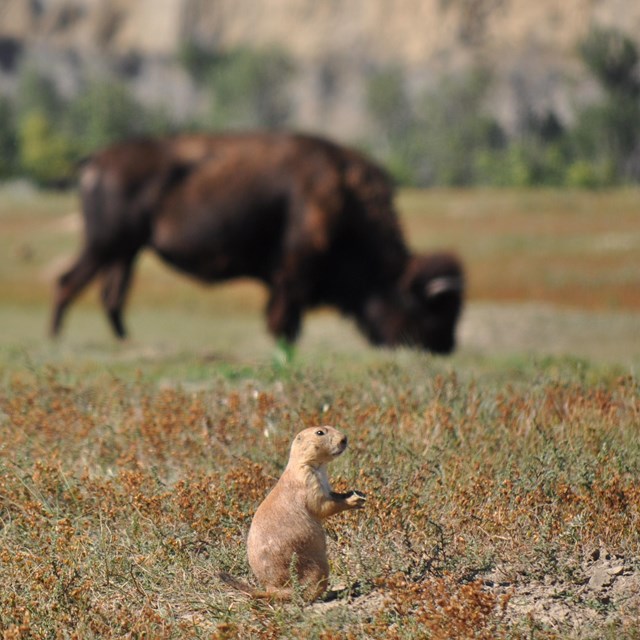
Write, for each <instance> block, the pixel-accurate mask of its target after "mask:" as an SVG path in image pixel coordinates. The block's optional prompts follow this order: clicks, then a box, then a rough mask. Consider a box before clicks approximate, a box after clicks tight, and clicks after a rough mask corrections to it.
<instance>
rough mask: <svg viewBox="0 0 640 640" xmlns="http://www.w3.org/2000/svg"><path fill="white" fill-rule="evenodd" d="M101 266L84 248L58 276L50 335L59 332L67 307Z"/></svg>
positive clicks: (98, 260) (97, 259)
mask: <svg viewBox="0 0 640 640" xmlns="http://www.w3.org/2000/svg"><path fill="white" fill-rule="evenodd" d="M101 266H102V263H101V261H100V259H99V258H98V257H96V256H95V255H93V254H92V253H91V252H90V251H88V250H85V251H83V253H82V254H81V255H80V257H79V258H78V260H76V262H75V263H74V264H73V266H72V267H71V268H70V269H69V270H68V271H66V272H65V273H63V274H62V275H61V276H60V277H59V278H58V282H57V285H56V292H55V301H54V307H53V316H52V318H51V327H50V332H51V336H53V337H55V336H57V335H58V334H59V333H60V329H61V328H62V320H63V318H64V314H65V311H66V310H67V307H68V306H69V305H70V304H71V303H72V302H73V300H75V298H76V297H77V296H78V295H79V294H80V292H81V291H82V290H83V289H84V288H85V287H86V286H87V285H88V284H89V282H90V281H91V280H92V279H93V278H94V276H95V275H96V273H98V271H99V270H100V267H101Z"/></svg>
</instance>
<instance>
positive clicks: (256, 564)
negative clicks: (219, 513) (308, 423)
mask: <svg viewBox="0 0 640 640" xmlns="http://www.w3.org/2000/svg"><path fill="white" fill-rule="evenodd" d="M346 448H347V437H346V436H345V435H344V434H342V433H340V431H338V430H337V429H334V428H333V427H329V426H322V427H309V428H308V429H304V430H303V431H301V432H300V433H299V434H298V435H297V436H296V437H295V439H294V440H293V443H292V445H291V453H290V455H289V462H288V464H287V466H286V468H285V470H284V472H283V473H282V476H281V477H280V479H279V480H278V482H277V483H276V485H275V486H274V487H273V489H272V490H271V492H270V493H269V494H268V495H267V497H266V498H265V499H264V501H263V502H262V503H261V504H260V506H259V507H258V509H257V511H256V513H255V515H254V517H253V521H252V522H251V527H250V529H249V536H248V539H247V555H248V557H249V565H250V566H251V569H252V570H253V573H254V574H255V576H256V578H258V580H259V581H260V582H261V583H262V585H263V586H264V587H265V589H266V592H267V593H268V594H271V595H272V596H274V597H279V598H287V597H289V596H290V595H291V570H292V568H293V569H294V570H295V572H296V574H297V580H298V583H299V584H300V585H301V587H302V589H303V594H304V597H305V598H306V599H308V600H315V599H316V598H317V597H319V596H320V595H322V593H324V591H325V590H326V588H327V584H328V578H329V562H328V561H327V543H326V534H325V531H324V528H323V526H322V521H323V520H324V519H325V518H328V517H329V516H331V515H333V514H335V513H340V512H341V511H345V510H348V509H361V508H362V507H363V506H364V503H365V496H364V495H363V494H361V493H359V492H357V491H349V492H348V493H336V492H334V491H332V490H331V485H330V484H329V477H328V475H327V463H329V462H331V460H333V459H334V458H337V457H338V456H339V455H340V454H341V453H342V452H343V451H344V450H345V449H346ZM294 555H295V565H294V566H293V567H292V562H293V559H294Z"/></svg>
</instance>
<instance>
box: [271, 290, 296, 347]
mask: <svg viewBox="0 0 640 640" xmlns="http://www.w3.org/2000/svg"><path fill="white" fill-rule="evenodd" d="M301 324H302V303H301V301H300V299H299V298H298V296H296V295H295V293H294V292H292V291H290V290H288V289H287V288H286V287H282V286H280V287H275V288H274V289H272V291H271V296H270V297H269V302H268V303H267V325H268V327H269V331H270V333H271V334H272V335H273V336H274V337H275V338H276V339H278V341H281V342H283V343H285V344H289V345H292V344H293V343H294V342H295V341H296V339H297V338H298V335H299V334H300V326H301Z"/></svg>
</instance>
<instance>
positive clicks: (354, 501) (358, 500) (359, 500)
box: [346, 491, 367, 509]
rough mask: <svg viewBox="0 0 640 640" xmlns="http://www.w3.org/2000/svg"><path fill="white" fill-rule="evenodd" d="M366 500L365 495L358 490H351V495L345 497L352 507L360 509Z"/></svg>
mask: <svg viewBox="0 0 640 640" xmlns="http://www.w3.org/2000/svg"><path fill="white" fill-rule="evenodd" d="M366 501H367V497H366V496H365V495H364V493H361V492H360V491H352V492H351V495H350V496H349V497H348V498H347V499H346V503H347V504H348V505H349V506H350V507H351V508H352V509H362V507H364V505H365V503H366Z"/></svg>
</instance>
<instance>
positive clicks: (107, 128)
mask: <svg viewBox="0 0 640 640" xmlns="http://www.w3.org/2000/svg"><path fill="white" fill-rule="evenodd" d="M152 123H153V118H151V117H150V113H149V111H148V110H146V109H145V108H144V107H142V106H141V105H140V104H139V103H138V102H137V101H136V100H135V98H134V97H133V95H132V94H131V91H130V89H129V88H128V86H127V85H126V84H125V83H123V82H120V81H118V80H114V79H111V78H102V79H97V80H92V81H91V82H89V83H88V85H87V86H86V87H85V89H84V90H83V91H81V92H80V93H79V94H78V96H77V97H76V98H74V99H73V100H71V102H70V103H69V105H68V109H67V112H66V116H65V118H64V124H65V129H66V130H67V131H69V132H70V134H71V135H72V136H73V139H74V141H75V148H76V152H77V153H78V154H79V155H84V154H87V153H89V152H91V151H94V150H95V149H98V148H100V147H102V146H104V145H106V144H108V143H110V142H113V141H115V140H118V139H120V138H126V137H129V136H133V135H140V134H142V133H151V132H153V131H152V129H153V126H152Z"/></svg>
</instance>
